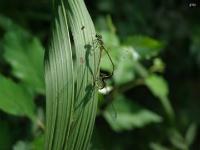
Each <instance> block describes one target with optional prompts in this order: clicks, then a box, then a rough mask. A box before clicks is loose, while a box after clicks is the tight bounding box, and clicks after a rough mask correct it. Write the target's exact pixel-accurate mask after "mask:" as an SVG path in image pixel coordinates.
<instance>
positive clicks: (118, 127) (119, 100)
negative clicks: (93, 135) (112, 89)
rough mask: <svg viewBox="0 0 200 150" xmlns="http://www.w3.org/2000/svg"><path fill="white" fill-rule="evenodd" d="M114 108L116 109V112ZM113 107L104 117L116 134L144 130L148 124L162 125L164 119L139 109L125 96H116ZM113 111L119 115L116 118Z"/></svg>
mask: <svg viewBox="0 0 200 150" xmlns="http://www.w3.org/2000/svg"><path fill="white" fill-rule="evenodd" d="M113 107H114V108H115V109H114V110H113ZM113 107H111V106H110V107H109V108H108V109H107V110H106V111H105V112H104V116H105V119H106V120H107V121H108V123H109V124H110V126H111V128H112V129H113V130H115V131H116V132H119V131H123V130H132V129H134V128H142V127H144V126H145V125H147V124H150V123H160V122H161V121H162V118H161V117H160V116H158V115H157V114H155V113H153V112H151V111H149V110H147V109H144V108H141V107H139V106H138V105H137V104H135V103H134V102H131V101H130V100H127V99H126V98H125V97H123V96H119V95H118V96H116V99H114V102H113ZM113 111H116V113H117V116H116V118H114V117H113V115H112V113H113Z"/></svg>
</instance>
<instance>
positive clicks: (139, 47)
mask: <svg viewBox="0 0 200 150" xmlns="http://www.w3.org/2000/svg"><path fill="white" fill-rule="evenodd" d="M125 45H131V46H133V48H134V49H135V50H136V51H137V52H138V53H139V55H140V57H141V58H147V59H148V58H151V57H153V56H156V55H157V54H158V53H160V51H161V49H162V48H163V44H161V43H160V42H159V41H157V40H155V39H152V38H150V37H146V36H131V37H129V38H127V40H126V41H125Z"/></svg>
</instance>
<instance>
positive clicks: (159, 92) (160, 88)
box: [145, 75, 169, 98]
mask: <svg viewBox="0 0 200 150" xmlns="http://www.w3.org/2000/svg"><path fill="white" fill-rule="evenodd" d="M145 83H146V85H147V86H148V88H149V89H150V90H151V92H152V93H153V94H154V95H155V96H157V97H160V98H161V97H167V96H168V94H169V89H168V85H167V82H166V81H165V80H164V78H162V77H161V76H158V75H150V76H148V77H147V78H146V80H145Z"/></svg>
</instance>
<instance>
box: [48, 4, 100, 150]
mask: <svg viewBox="0 0 200 150" xmlns="http://www.w3.org/2000/svg"><path fill="white" fill-rule="evenodd" d="M52 2H53V6H54V7H53V13H54V15H55V16H54V17H55V18H54V26H53V34H52V35H53V36H52V40H51V45H50V48H49V50H48V51H47V53H46V57H45V80H46V82H45V83H46V95H47V105H46V110H47V111H46V118H47V123H46V124H47V125H46V139H45V146H46V147H45V149H46V150H52V149H55V150H61V149H64V150H72V149H73V150H80V149H81V150H87V149H88V147H89V145H90V139H91V135H92V132H93V127H94V121H95V117H96V112H97V103H98V99H97V89H96V88H95V87H94V85H93V84H94V77H95V78H96V77H98V72H99V69H98V68H97V64H98V62H99V59H98V58H99V52H98V51H94V48H93V46H92V44H93V43H94V40H95V35H96V32H95V30H94V25H93V22H92V21H91V18H90V16H89V14H88V11H87V9H86V6H85V4H84V2H83V1H82V0H76V1H74V0H69V1H63V0H60V1H54V0H53V1H52ZM70 32H71V33H72V37H73V39H71V38H70V35H69V33H70ZM71 40H73V42H71ZM72 43H73V44H74V49H72ZM72 56H75V57H72Z"/></svg>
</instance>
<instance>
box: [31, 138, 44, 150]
mask: <svg viewBox="0 0 200 150" xmlns="http://www.w3.org/2000/svg"><path fill="white" fill-rule="evenodd" d="M30 145H31V149H33V150H43V149H44V135H40V136H39V137H37V138H35V139H34V140H33V142H32V143H31V144H30Z"/></svg>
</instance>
